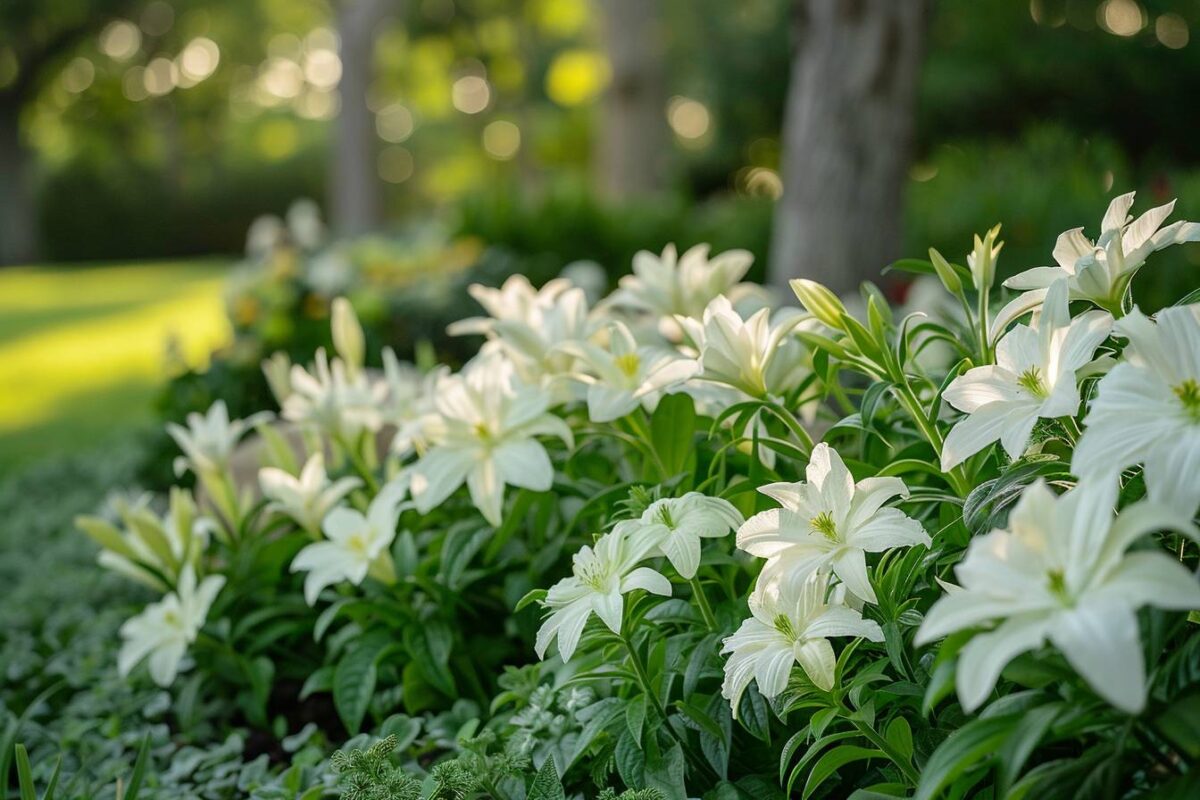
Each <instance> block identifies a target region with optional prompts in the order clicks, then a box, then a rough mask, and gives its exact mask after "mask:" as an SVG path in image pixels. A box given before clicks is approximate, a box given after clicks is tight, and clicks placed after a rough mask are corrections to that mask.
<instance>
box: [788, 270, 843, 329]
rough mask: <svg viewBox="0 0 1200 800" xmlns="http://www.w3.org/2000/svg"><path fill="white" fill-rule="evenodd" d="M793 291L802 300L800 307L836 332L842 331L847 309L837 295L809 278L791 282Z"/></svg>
mask: <svg viewBox="0 0 1200 800" xmlns="http://www.w3.org/2000/svg"><path fill="white" fill-rule="evenodd" d="M790 285H791V287H792V291H793V292H795V293H796V297H798V298H799V299H800V305H802V306H804V308H805V309H807V310H808V313H810V314H812V315H813V316H814V317H816V318H817V319H818V320H820V321H821V322H823V323H824V324H826V325H828V326H829V327H831V328H833V329H835V330H839V331H840V330H842V329H843V328H844V327H845V324H844V323H843V322H842V315H843V314H845V313H846V307H845V306H844V305H842V301H841V300H839V299H838V297H837V295H835V294H834V293H833V292H831V291H829V289H827V288H825V287H824V286H822V285H821V284H819V283H817V282H816V281H810V280H808V279H807V278H797V279H796V280H794V281H791V282H790Z"/></svg>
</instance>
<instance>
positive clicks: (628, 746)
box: [613, 731, 646, 789]
mask: <svg viewBox="0 0 1200 800" xmlns="http://www.w3.org/2000/svg"><path fill="white" fill-rule="evenodd" d="M613 758H614V760H615V761H616V762H617V774H618V775H620V776H621V780H623V781H624V782H625V785H626V786H628V787H630V788H632V789H641V788H642V787H643V786H645V785H646V777H645V776H646V756H645V754H644V753H642V751H641V744H639V743H638V742H636V741H634V738H633V737H632V736H630V735H629V731H624V732H622V733H621V737H620V738H619V739H617V747H616V749H615V750H614V751H613Z"/></svg>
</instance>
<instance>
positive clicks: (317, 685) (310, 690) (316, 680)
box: [300, 664, 336, 700]
mask: <svg viewBox="0 0 1200 800" xmlns="http://www.w3.org/2000/svg"><path fill="white" fill-rule="evenodd" d="M335 669H336V668H335V667H334V665H333V664H326V665H325V666H323V667H321V668H320V669H316V670H313V672H312V673H311V674H310V675H309V676H308V678H307V679H306V680H305V681H304V685H303V686H302V687H300V699H301V700H307V699H308V698H309V697H310V696H312V695H314V694H316V693H317V692H328V691H329V690H331V689H332V688H333V675H334V670H335Z"/></svg>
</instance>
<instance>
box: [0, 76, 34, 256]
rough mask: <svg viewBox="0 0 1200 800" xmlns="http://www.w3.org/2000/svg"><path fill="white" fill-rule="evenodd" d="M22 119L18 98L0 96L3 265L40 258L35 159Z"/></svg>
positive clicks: (0, 192) (0, 217)
mask: <svg viewBox="0 0 1200 800" xmlns="http://www.w3.org/2000/svg"><path fill="white" fill-rule="evenodd" d="M10 99H11V102H10ZM20 117H21V104H20V103H19V102H18V101H17V98H15V97H13V98H8V97H4V96H3V95H0V264H24V263H29V262H30V261H32V260H33V259H34V257H35V256H36V248H37V235H36V228H37V225H36V214H35V213H34V207H33V205H34V198H33V186H32V178H33V176H32V166H33V157H32V154H31V153H30V152H29V150H28V148H26V146H25V143H24V142H23V141H22V140H21V129H20Z"/></svg>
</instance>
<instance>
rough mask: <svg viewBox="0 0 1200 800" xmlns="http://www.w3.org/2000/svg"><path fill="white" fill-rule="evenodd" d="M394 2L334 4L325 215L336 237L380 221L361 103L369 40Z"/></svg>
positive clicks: (368, 124)
mask: <svg viewBox="0 0 1200 800" xmlns="http://www.w3.org/2000/svg"><path fill="white" fill-rule="evenodd" d="M396 5H397V3H396V2H394V0H342V2H340V3H338V4H337V10H336V17H337V32H338V36H339V38H340V40H341V44H340V47H339V51H340V56H341V59H342V78H341V81H340V82H339V83H338V95H339V97H340V98H341V109H340V110H339V112H338V115H337V120H336V123H335V125H334V140H333V157H332V158H331V159H330V176H329V214H330V221H331V223H332V226H333V230H334V232H335V233H336V234H337V235H338V236H359V235H361V234H364V233H367V232H369V231H372V230H374V229H376V228H378V227H379V226H380V224H382V222H383V198H382V194H381V186H380V182H379V173H378V168H377V166H376V155H377V137H376V134H375V115H374V113H373V112H372V111H371V109H370V108H369V107H368V106H367V94H368V92H369V91H370V88H371V80H372V78H373V73H374V70H373V66H374V62H375V39H376V36H377V35H378V32H379V29H380V27H381V26H382V25H383V22H384V19H385V18H386V17H387V16H388V14H389V13H390V12H391V11H392V10H393V9H394V7H395V6H396Z"/></svg>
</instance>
